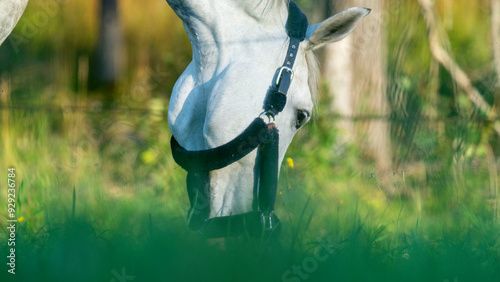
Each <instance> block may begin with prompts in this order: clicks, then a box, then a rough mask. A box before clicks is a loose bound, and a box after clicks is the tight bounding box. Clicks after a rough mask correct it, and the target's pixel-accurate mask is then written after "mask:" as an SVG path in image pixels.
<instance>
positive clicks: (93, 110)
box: [0, 104, 500, 123]
mask: <svg viewBox="0 0 500 282" xmlns="http://www.w3.org/2000/svg"><path fill="white" fill-rule="evenodd" d="M0 111H33V112H64V111H71V112H78V113H81V114H91V115H99V114H104V113H127V114H136V115H144V114H156V115H157V114H159V113H166V110H158V109H152V108H135V107H92V106H76V105H69V106H57V105H26V104H23V105H8V106H6V105H0ZM320 114H323V113H320ZM325 114H327V115H328V118H329V119H334V120H344V121H352V122H368V121H387V122H408V121H411V120H418V121H419V122H426V123H441V122H469V123H470V122H472V123H494V122H500V117H497V118H494V119H491V118H488V117H485V116H481V115H478V114H469V115H456V116H448V117H446V116H436V117H430V116H425V115H418V114H417V115H406V116H404V115H353V116H346V115H339V114H334V113H325Z"/></svg>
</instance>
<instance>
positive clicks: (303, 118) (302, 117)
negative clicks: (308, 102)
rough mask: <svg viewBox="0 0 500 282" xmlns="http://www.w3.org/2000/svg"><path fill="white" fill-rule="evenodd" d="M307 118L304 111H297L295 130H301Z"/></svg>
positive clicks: (306, 113) (307, 114)
mask: <svg viewBox="0 0 500 282" xmlns="http://www.w3.org/2000/svg"><path fill="white" fill-rule="evenodd" d="M308 117H309V113H308V112H306V111H302V110H298V111H297V121H296V123H295V128H297V129H299V128H301V127H302V126H303V125H304V124H305V123H306V122H307V118H308Z"/></svg>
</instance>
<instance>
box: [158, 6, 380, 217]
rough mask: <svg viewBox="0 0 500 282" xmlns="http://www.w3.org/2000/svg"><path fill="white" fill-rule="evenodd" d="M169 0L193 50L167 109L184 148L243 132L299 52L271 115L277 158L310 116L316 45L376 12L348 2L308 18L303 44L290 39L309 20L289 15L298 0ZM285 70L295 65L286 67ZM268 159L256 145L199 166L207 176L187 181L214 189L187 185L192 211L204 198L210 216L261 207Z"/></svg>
mask: <svg viewBox="0 0 500 282" xmlns="http://www.w3.org/2000/svg"><path fill="white" fill-rule="evenodd" d="M167 2H168V3H169V5H170V6H171V7H172V8H173V10H174V11H175V12H176V14H177V15H178V16H179V17H180V18H181V19H182V21H183V24H184V28H185V30H186V33H187V35H188V37H189V40H190V42H191V45H192V52H193V59H192V61H191V63H190V64H189V65H188V66H187V68H186V70H185V71H184V73H183V74H182V75H181V77H180V78H179V79H178V81H177V83H176V84H175V86H174V89H173V92H172V96H171V100H170V105H169V113H168V120H169V125H170V129H171V131H172V135H173V136H174V137H175V140H176V142H177V143H176V144H178V145H180V146H181V147H182V148H184V149H185V150H188V151H200V150H207V149H211V148H217V147H219V146H221V145H224V144H227V143H229V142H231V140H233V139H234V138H235V137H237V136H238V135H240V134H241V133H242V132H243V131H245V129H246V128H247V127H248V126H249V124H250V123H251V122H252V120H254V119H255V118H256V117H258V116H259V115H260V114H261V113H262V112H263V111H264V108H265V101H266V99H269V95H270V93H271V92H272V89H273V88H274V87H275V85H276V84H278V83H279V79H280V76H281V74H280V72H283V67H281V66H285V67H286V64H287V63H286V62H287V60H288V59H287V56H291V57H294V58H293V60H294V62H293V63H292V64H291V65H293V67H292V69H293V77H290V84H289V85H288V86H289V89H288V91H287V93H286V105H285V104H284V105H285V106H284V108H283V109H282V110H281V111H280V112H279V113H276V115H273V116H274V118H275V121H274V124H273V127H274V126H275V127H276V128H278V130H279V147H278V150H277V151H278V153H277V160H276V162H277V163H278V164H279V163H281V162H282V161H283V158H284V155H285V152H286V150H287V148H288V146H289V144H290V143H291V141H292V138H293V136H294V135H295V133H296V132H297V131H298V130H299V129H300V128H301V127H302V126H303V125H304V124H305V123H307V122H308V121H309V119H310V118H311V114H312V111H313V106H314V102H313V101H314V96H315V92H316V87H317V77H318V72H319V70H318V67H317V63H316V59H315V57H314V54H313V50H314V49H317V48H318V47H321V46H323V45H324V44H327V43H330V42H335V41H339V40H341V39H343V38H344V37H346V36H347V35H348V34H349V33H350V32H351V31H352V30H353V29H354V28H355V26H356V25H357V23H358V22H359V20H361V19H362V18H363V17H365V16H366V15H368V14H369V12H370V10H369V9H366V8H350V9H348V10H346V11H344V12H341V13H339V14H337V15H335V16H333V17H331V18H329V19H327V20H325V21H324V22H322V23H319V24H316V25H310V26H309V25H307V20H306V21H305V26H304V28H303V30H302V31H299V32H298V33H299V34H300V33H302V34H303V36H302V37H303V38H301V39H300V40H301V43H300V42H299V43H300V44H292V43H291V40H293V39H291V36H290V33H294V30H290V29H293V26H294V24H296V25H297V23H294V21H299V22H300V21H303V18H301V17H299V19H294V18H293V17H290V13H292V12H293V9H297V10H298V7H297V6H296V4H295V3H294V2H293V1H287V0H261V1H252V0H233V1H231V0H217V1H211V0H167ZM292 6H293V7H292ZM299 11H300V10H299ZM295 12H296V11H295ZM300 14H301V12H300ZM300 24H303V23H299V24H298V25H297V26H300ZM290 48H292V49H290ZM293 48H296V49H293ZM290 50H293V51H292V53H290V54H289V51H290ZM283 62H285V64H284V63H283ZM288 63H290V62H288ZM280 67H281V68H280ZM285 72H292V70H288V69H287V68H285ZM292 78H293V79H292ZM277 80H278V81H277ZM264 118H265V117H264ZM269 119H271V117H269ZM251 138H252V137H251ZM253 138H258V137H253ZM207 156H208V155H207ZM207 158H208V157H207ZM194 160H195V159H194V158H193V161H194ZM208 161H215V160H208ZM262 165H263V164H262V163H261V162H260V161H259V158H258V150H253V151H252V152H250V153H248V154H246V155H245V156H243V157H242V158H241V159H238V160H237V161H235V162H233V163H231V164H230V165H228V166H226V167H222V168H217V169H216V170H211V171H206V172H203V173H201V174H202V175H203V177H200V175H199V174H200V172H197V173H193V175H196V177H193V178H191V179H190V177H189V175H188V186H190V185H198V186H205V189H206V191H208V192H207V193H206V195H205V197H206V198H205V199H203V198H202V197H199V196H200V195H197V194H198V192H193V191H192V189H191V190H189V189H188V192H189V193H190V199H191V202H192V203H191V204H192V210H193V209H195V208H196V207H195V206H196V205H199V203H200V202H202V201H204V202H205V203H204V204H205V206H208V207H209V208H208V209H207V211H206V214H205V215H204V216H203V217H205V218H217V217H224V216H231V215H233V216H234V215H238V214H244V213H248V212H251V211H252V210H255V209H256V195H257V194H256V191H258V190H259V185H260V184H259V178H260V177H261V175H260V173H259V171H260V166H262ZM200 179H204V180H200ZM188 188H189V187H188ZM200 191H202V190H200ZM201 194H203V191H202V192H201ZM193 202H197V203H193Z"/></svg>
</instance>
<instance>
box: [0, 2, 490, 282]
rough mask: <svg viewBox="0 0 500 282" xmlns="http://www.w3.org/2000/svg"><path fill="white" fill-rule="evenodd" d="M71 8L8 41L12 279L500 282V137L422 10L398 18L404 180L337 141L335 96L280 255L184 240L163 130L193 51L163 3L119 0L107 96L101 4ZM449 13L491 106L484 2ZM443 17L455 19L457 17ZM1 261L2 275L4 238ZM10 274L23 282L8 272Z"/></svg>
mask: <svg viewBox="0 0 500 282" xmlns="http://www.w3.org/2000/svg"><path fill="white" fill-rule="evenodd" d="M59 2H60V3H62V4H59V5H58V6H56V8H53V10H52V11H56V12H50V13H49V12H47V11H48V10H47V9H48V8H47V7H49V4H50V3H54V1H49V0H47V1H30V4H29V7H28V11H27V13H26V15H25V17H23V19H22V20H21V22H20V24H19V25H18V27H17V29H16V30H15V32H14V37H13V38H14V39H16V38H17V40H20V41H15V42H17V43H16V44H17V45H16V44H13V43H12V41H9V39H8V40H7V41H6V43H5V44H4V45H3V46H2V47H0V75H1V81H2V82H3V84H2V86H1V88H2V90H3V92H2V94H1V95H2V96H1V97H2V99H1V103H2V104H1V106H2V108H1V112H0V120H1V124H0V126H1V129H0V132H1V140H2V144H1V145H0V148H1V149H0V159H1V160H2V161H1V162H0V172H5V171H7V168H8V167H11V166H14V167H16V171H17V181H18V183H19V182H21V180H22V182H23V184H22V186H19V190H18V195H19V201H20V203H22V206H21V209H20V210H19V209H18V214H17V216H18V217H20V216H22V217H24V220H23V222H20V223H18V226H19V229H18V231H17V235H18V237H17V238H18V241H17V245H16V246H17V251H16V252H17V253H16V256H17V259H18V260H17V262H18V265H17V266H18V268H17V272H18V274H17V275H16V276H15V279H17V280H19V281H49V280H50V281H101V280H103V281H109V280H112V279H117V277H116V276H115V274H114V273H119V274H120V273H122V269H125V270H126V273H127V274H129V275H132V276H135V281H155V280H159V281H162V280H168V281H191V280H193V281H194V280H201V281H221V280H222V281H247V280H248V281H277V280H283V281H286V279H291V280H290V281H297V280H296V279H298V280H299V281H301V280H310V281H325V280H336V281H366V280H369V281H402V280H408V281H427V280H429V281H498V280H499V279H500V271H499V270H500V265H499V263H500V242H499V236H498V234H500V233H499V232H500V224H499V211H498V197H499V196H498V185H499V184H498V180H497V182H495V180H494V179H495V178H494V177H495V175H498V164H497V163H495V157H496V158H497V159H498V149H499V145H498V137H497V136H494V135H493V134H494V133H493V131H492V129H491V124H488V122H485V121H482V120H481V116H480V115H479V114H478V113H477V112H475V111H474V109H473V107H472V105H470V103H468V101H467V100H464V99H463V98H461V97H462V96H463V95H462V93H460V91H458V90H457V89H456V87H455V85H454V84H453V82H452V81H451V79H450V76H449V74H447V73H446V72H445V71H444V70H443V69H439V68H437V70H436V66H433V64H434V63H433V61H432V60H431V57H430V52H429V50H428V46H427V41H426V40H427V39H426V36H427V33H426V27H425V23H424V22H423V20H422V17H421V16H420V14H419V8H418V6H417V5H416V3H415V2H414V1H409V2H405V3H404V4H401V5H400V6H398V7H399V10H398V11H393V12H392V13H391V15H392V17H390V20H389V22H388V23H387V26H386V28H387V31H388V32H387V36H388V50H391V52H390V53H389V54H388V76H389V82H390V83H389V84H390V86H391V88H390V89H389V91H388V96H389V98H390V99H391V105H392V107H393V108H392V114H391V119H390V120H389V121H388V122H391V127H392V138H393V144H394V147H393V152H394V153H395V163H396V165H397V168H395V170H396V171H395V172H394V173H392V172H388V173H385V174H382V175H378V174H377V173H376V172H375V171H376V168H375V166H374V164H373V163H372V162H371V161H370V160H369V159H367V158H366V157H365V156H364V154H363V150H362V148H359V147H358V146H357V145H356V144H348V145H346V144H341V143H339V142H338V140H339V139H341V138H339V136H341V134H342V132H340V131H339V130H338V129H337V128H336V127H335V124H336V122H338V121H339V117H338V116H335V115H333V114H331V113H329V111H328V107H327V105H328V104H329V100H328V99H329V98H328V97H326V95H325V93H324V92H325V91H323V92H322V94H321V99H320V102H319V105H318V115H317V116H316V117H315V119H314V120H313V121H312V122H310V123H309V124H307V125H306V126H305V127H304V128H303V129H302V130H301V131H300V132H299V133H298V134H297V136H296V137H295V139H294V142H293V143H292V145H291V146H290V148H289V151H288V152H287V156H286V158H291V160H293V161H289V162H284V163H283V165H282V167H281V175H280V183H279V191H278V194H279V195H278V202H277V214H278V215H279V217H280V219H281V220H282V222H283V233H282V237H281V243H280V244H279V245H273V246H268V245H267V244H266V242H260V241H259V240H247V239H245V238H243V239H231V240H227V241H226V242H224V243H222V246H221V245H220V244H221V243H220V242H214V241H207V240H205V239H202V238H199V237H198V236H197V235H196V234H194V233H193V232H191V231H189V230H187V227H186V224H185V215H186V212H187V209H188V199H187V194H186V193H185V176H186V174H185V172H184V171H183V170H182V169H180V168H179V167H178V166H177V165H175V163H174V161H173V159H172V158H171V154H170V146H169V140H170V131H169V129H168V125H167V123H166V122H165V121H166V110H167V105H168V99H169V93H170V91H171V88H172V86H173V84H174V83H175V80H176V78H177V77H178V76H179V74H180V73H181V72H182V70H183V68H184V67H185V65H186V64H187V63H188V62H189V60H190V47H189V42H188V41H187V38H186V36H185V34H184V31H183V29H182V25H181V23H180V22H179V21H178V20H177V18H176V17H175V15H174V14H173V12H171V10H170V9H169V8H168V7H167V5H166V4H165V3H163V2H161V1H160V2H156V1H151V2H145V1H143V2H140V3H139V2H138V1H131V0H123V1H121V2H120V4H121V12H122V22H123V29H124V34H125V36H126V49H127V62H128V63H127V68H126V71H125V74H124V77H122V78H121V80H120V86H119V87H118V89H117V90H116V91H115V93H108V92H106V89H95V90H90V91H89V89H88V87H87V86H88V85H89V84H91V81H90V80H91V78H89V77H88V75H87V74H88V73H89V72H92V68H93V60H94V56H95V51H94V49H95V46H96V40H97V36H96V31H97V29H98V28H97V23H98V22H97V19H96V18H95V14H97V13H95V10H96V9H97V6H96V3H95V2H94V1H59ZM303 2H306V1H303ZM438 2H439V1H438ZM439 3H441V2H439ZM453 3H454V5H453V7H452V8H451V9H452V11H453V12H452V13H451V17H452V19H453V25H451V26H449V29H448V33H449V37H450V46H451V48H450V49H451V50H452V52H453V54H454V56H455V57H456V58H457V60H458V61H459V63H460V64H461V65H463V66H464V67H465V68H466V70H467V72H468V73H470V74H471V77H472V78H473V81H474V83H475V85H476V86H477V87H478V88H480V89H482V90H483V91H482V93H485V94H484V95H485V97H487V98H488V99H489V100H488V101H490V102H491V103H492V104H493V103H494V102H496V101H495V99H494V97H495V95H497V93H498V89H497V84H496V83H497V82H496V79H493V78H494V77H496V76H495V74H494V66H492V65H491V64H489V62H491V61H492V59H491V56H492V54H491V51H490V48H489V47H488V46H489V42H488V40H489V39H488V35H487V33H486V31H485V30H488V24H489V21H488V15H487V10H485V7H486V6H485V5H486V4H487V1H479V3H476V2H474V3H473V2H470V1H469V2H468V1H453ZM302 4H304V3H302ZM309 6H310V7H311V8H313V7H314V5H313V4H310V5H309ZM438 7H439V11H440V14H441V15H442V16H443V17H444V16H445V15H444V13H445V12H446V10H445V8H446V9H449V7H444V6H443V5H442V4H440V5H439V6H438ZM41 13H45V14H46V15H47V17H48V19H49V20H48V22H47V23H46V24H41V23H40V15H41ZM75 15H78V17H77V16H75ZM448 16H450V15H448ZM463 18H467V19H468V20H467V21H465V20H461V19H463ZM82 19H85V20H82ZM29 28H32V32H31V33H26V29H29ZM33 30H34V31H33ZM75 31H78V32H75ZM33 34H34V35H33ZM54 34H57V36H54ZM29 35H32V36H29ZM16 36H18V37H16ZM21 39H24V40H26V41H23V40H21ZM429 70H431V71H429ZM436 73H437V74H438V75H435V74H436ZM9 85H10V87H9ZM325 88H326V86H325ZM323 90H324V89H323ZM435 94H436V95H435ZM109 95H111V96H112V97H113V100H112V103H110V104H106V103H105V102H104V100H105V99H104V97H107V96H109ZM436 96H437V97H436ZM401 98H403V100H404V103H399V102H398V101H400V100H398V99H401ZM426 115H434V116H433V120H426V119H424V118H423V116H426ZM353 122H356V123H362V122H364V121H363V120H354V121H353ZM492 158H493V163H492V162H491V159H492ZM497 162H498V161H497ZM292 163H293V166H292V165H291V164H292ZM495 183H496V184H495ZM0 187H2V189H5V188H4V187H5V186H4V184H0ZM73 193H75V194H74V195H75V196H74V197H73ZM0 202H2V203H6V194H5V193H3V192H2V193H0ZM0 214H1V215H0V218H1V219H2V220H0V228H1V229H2V230H4V232H0V238H1V239H0V241H1V242H5V239H6V238H7V235H8V234H7V232H6V231H5V230H6V228H5V227H6V226H5V224H6V223H5V222H6V221H5V220H4V213H0ZM0 253H1V254H2V256H1V257H2V259H0V263H2V264H3V265H6V257H5V256H4V255H3V254H7V246H6V245H5V244H3V243H2V244H0ZM323 258H325V259H324V260H323ZM296 267H300V268H301V269H302V272H303V274H304V275H301V274H297V273H296V272H294V270H296V269H297V268H296ZM312 269H314V271H312ZM307 270H311V271H307ZM306 276H307V278H305V277H306ZM293 278H295V280H293ZM8 279H10V280H8ZM0 280H1V281H11V280H12V277H11V276H7V273H6V271H2V272H1V273H0Z"/></svg>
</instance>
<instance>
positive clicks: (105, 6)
mask: <svg viewBox="0 0 500 282" xmlns="http://www.w3.org/2000/svg"><path fill="white" fill-rule="evenodd" d="M97 42H98V45H97V46H98V49H97V65H96V68H95V70H96V74H97V80H98V82H100V83H102V84H105V85H109V86H111V87H112V88H111V89H113V87H114V86H115V84H116V83H117V81H118V79H119V78H120V75H121V73H122V69H123V68H124V59H125V55H124V54H125V50H124V48H125V46H124V42H123V35H122V26H121V24H120V16H119V9H118V0H101V12H100V23H99V39H98V41H97Z"/></svg>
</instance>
